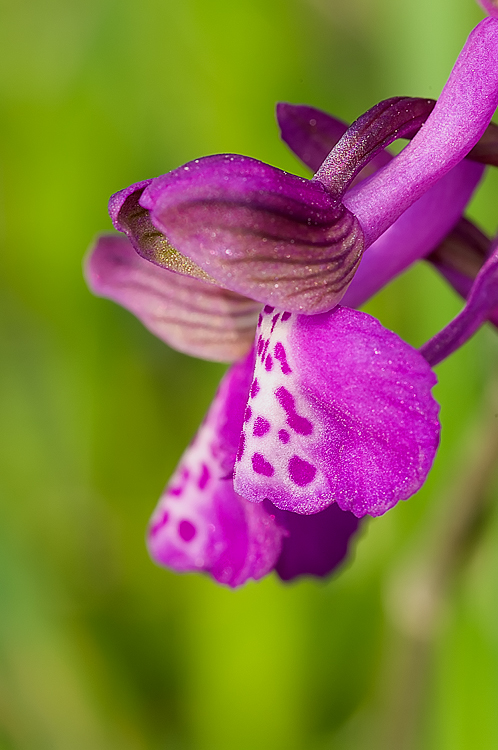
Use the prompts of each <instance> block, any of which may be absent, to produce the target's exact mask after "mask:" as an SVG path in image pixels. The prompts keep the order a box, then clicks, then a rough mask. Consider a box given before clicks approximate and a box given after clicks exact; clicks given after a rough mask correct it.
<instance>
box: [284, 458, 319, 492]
mask: <svg viewBox="0 0 498 750" xmlns="http://www.w3.org/2000/svg"><path fill="white" fill-rule="evenodd" d="M289 474H290V477H291V479H292V481H293V482H294V484H297V485H298V487H305V486H306V485H307V484H309V483H310V482H312V481H313V479H314V478H315V474H316V469H315V467H314V466H313V464H310V463H308V461H305V460H304V459H302V458H299V456H292V458H291V460H290V461H289Z"/></svg>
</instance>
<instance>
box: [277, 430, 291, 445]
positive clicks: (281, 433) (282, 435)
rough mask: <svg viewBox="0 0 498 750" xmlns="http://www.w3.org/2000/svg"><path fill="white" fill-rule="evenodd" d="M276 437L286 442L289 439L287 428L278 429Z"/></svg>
mask: <svg viewBox="0 0 498 750" xmlns="http://www.w3.org/2000/svg"><path fill="white" fill-rule="evenodd" d="M278 438H279V440H281V441H282V443H288V442H289V440H290V435H289V433H288V432H287V430H279V431H278Z"/></svg>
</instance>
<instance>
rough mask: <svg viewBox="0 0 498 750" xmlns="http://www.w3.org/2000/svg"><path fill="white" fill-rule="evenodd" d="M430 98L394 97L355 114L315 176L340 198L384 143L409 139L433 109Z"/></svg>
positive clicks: (386, 144) (379, 151)
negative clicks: (358, 114) (352, 120)
mask: <svg viewBox="0 0 498 750" xmlns="http://www.w3.org/2000/svg"><path fill="white" fill-rule="evenodd" d="M435 104H436V102H435V101H434V100H433V99H416V98H413V97H408V96H397V97H393V98H392V99H385V100H384V101H382V102H379V103H378V104H376V105H375V106H374V107H372V108H371V109H369V110H368V111H367V112H365V113H364V114H362V115H361V116H360V117H358V119H357V120H355V121H354V122H353V124H352V125H350V127H349V128H348V129H347V131H346V132H345V133H344V135H343V136H342V138H341V139H340V141H339V142H338V143H337V144H336V146H334V148H333V149H332V151H331V152H330V154H329V155H328V156H327V158H326V159H325V161H324V162H323V164H322V166H321V167H320V169H319V170H318V172H317V173H316V174H315V176H314V178H313V179H314V180H319V182H321V183H322V184H323V185H325V187H326V188H327V190H329V192H330V193H331V194H332V195H336V196H337V197H341V196H342V195H343V194H344V192H345V191H346V189H347V188H348V187H349V185H350V184H351V182H352V181H353V179H354V178H355V177H356V175H357V174H358V173H359V172H360V171H361V169H362V168H363V167H364V166H365V165H366V164H368V162H370V161H371V159H373V158H374V157H375V156H376V155H377V154H378V153H381V152H382V151H383V149H384V147H385V146H388V145H389V144H390V143H392V142H393V141H395V140H397V139H398V138H412V137H413V136H414V135H415V133H417V132H418V131H419V130H420V127H421V126H422V125H423V124H424V122H425V121H426V120H427V118H428V116H429V114H430V113H431V112H432V110H433V109H434V105H435Z"/></svg>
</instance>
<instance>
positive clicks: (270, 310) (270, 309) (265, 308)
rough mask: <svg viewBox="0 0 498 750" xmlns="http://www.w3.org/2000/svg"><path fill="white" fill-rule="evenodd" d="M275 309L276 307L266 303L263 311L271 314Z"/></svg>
mask: <svg viewBox="0 0 498 750" xmlns="http://www.w3.org/2000/svg"><path fill="white" fill-rule="evenodd" d="M274 309H275V308H274V307H271V306H270V305H265V306H264V308H263V312H264V313H266V314H267V315H270V313H272V312H273V311H274Z"/></svg>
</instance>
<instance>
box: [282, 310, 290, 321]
mask: <svg viewBox="0 0 498 750" xmlns="http://www.w3.org/2000/svg"><path fill="white" fill-rule="evenodd" d="M291 315H292V313H290V312H284V313H282V323H285V321H286V320H289V318H290V316H291Z"/></svg>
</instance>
